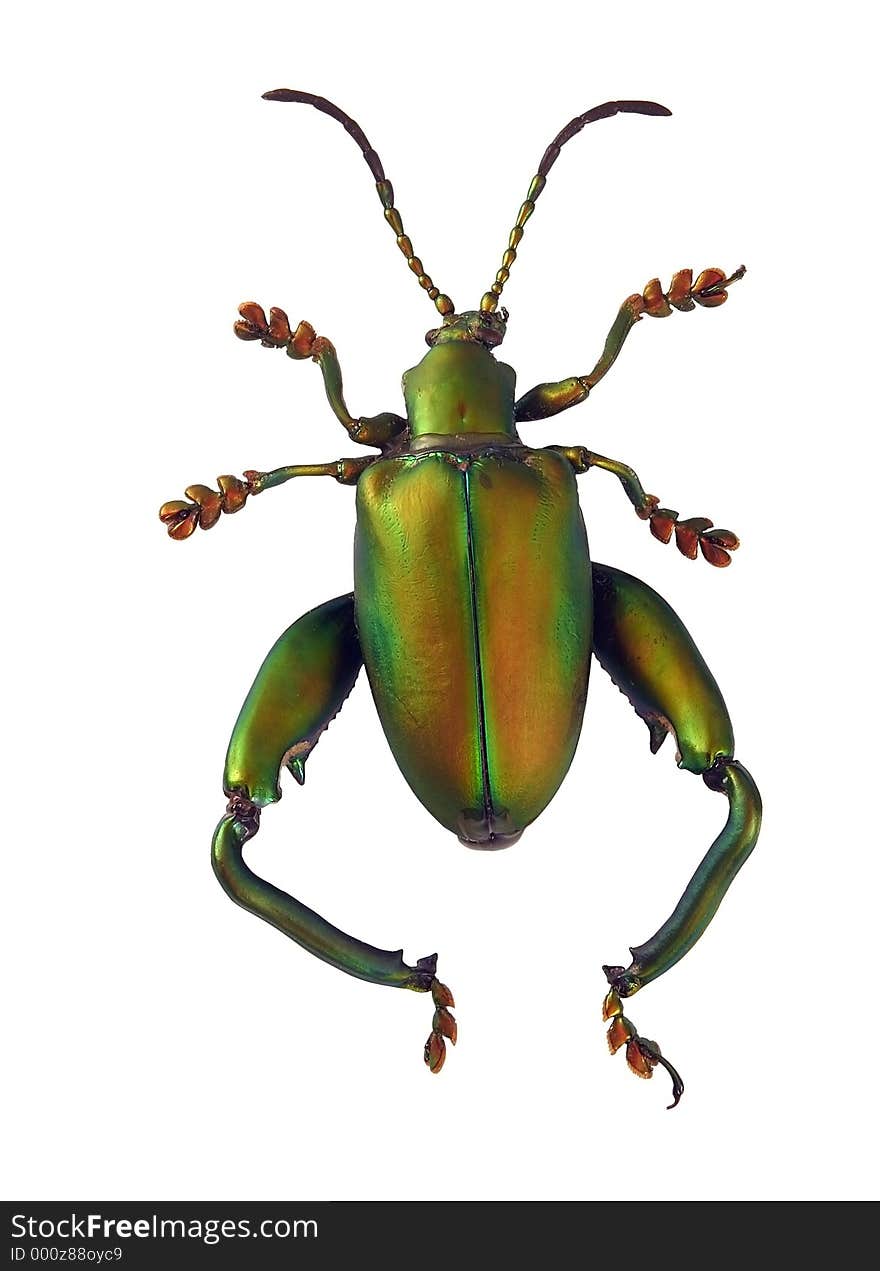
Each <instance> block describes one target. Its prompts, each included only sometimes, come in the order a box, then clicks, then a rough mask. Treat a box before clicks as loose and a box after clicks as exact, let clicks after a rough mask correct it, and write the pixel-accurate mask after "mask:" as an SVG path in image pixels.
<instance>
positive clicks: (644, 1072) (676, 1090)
mask: <svg viewBox="0 0 880 1271" xmlns="http://www.w3.org/2000/svg"><path fill="white" fill-rule="evenodd" d="M602 970H603V971H604V972H605V978H606V979H607V980H608V983H609V984H610V985H611V988H610V989H609V991H608V993H607V994H606V996H605V1001H604V1002H603V1003H602V1018H603V1019H604V1020H609V1019H610V1020H611V1024H610V1026H609V1028H608V1033H607V1040H608V1049H609V1050H610V1052H611V1054H612V1055H616V1054H617V1052H618V1051H619V1050H620V1049H621V1047H623V1046H625V1047H626V1062H627V1066H628V1068H629V1070H630V1072H634V1073H635V1075H636V1076H637V1077H641V1078H643V1079H644V1080H648V1079H649V1078H651V1077H653V1075H654V1069H655V1068H656V1066H657V1064H660V1066H661V1068H665V1069H666V1071H667V1072H668V1073H669V1075H670V1077H671V1078H672V1103H670V1104H669V1105H668V1107H669V1109H672V1108H676V1107H678V1103H679V1100H680V1099H681V1096H682V1095H683V1094H684V1082H683V1081H682V1079H681V1077H680V1075H679V1074H678V1073H677V1072H676V1070H675V1069H674V1068H673V1066H672V1064H671V1063H670V1062H669V1061H668V1059H664V1058H663V1055H662V1054H661V1052H660V1047H659V1046H658V1045H657V1043H656V1042H653V1041H651V1040H650V1039H649V1038H647V1037H640V1036H639V1034H638V1033H637V1031H636V1026H635V1024H633V1023H632V1021H631V1020H628V1019H627V1018H626V1016H625V1015H624V1014H623V1004H622V1002H621V997H628V996H631V994H632V993H634V992H636V990H637V989H638V988H639V982H638V978H637V977H636V976H634V975H632V974H631V973H630V972H627V971H626V970H625V969H624V968H623V967H620V966H603V968H602ZM627 989H629V990H630V991H629V992H627Z"/></svg>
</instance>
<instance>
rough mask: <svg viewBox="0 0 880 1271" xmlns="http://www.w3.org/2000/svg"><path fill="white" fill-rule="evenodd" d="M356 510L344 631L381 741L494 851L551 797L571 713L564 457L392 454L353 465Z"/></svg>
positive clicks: (573, 518)
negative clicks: (352, 615) (357, 654)
mask: <svg viewBox="0 0 880 1271" xmlns="http://www.w3.org/2000/svg"><path fill="white" fill-rule="evenodd" d="M435 351H436V350H435ZM488 440H490V439H488V438H487V441H488ZM357 508H358V524H357V535H356V540H355V597H356V614H357V625H358V632H359V635H360V641H361V648H362V652H363V657H364V662H365V665H366V668H367V674H368V676H369V680H370V686H371V688H372V691H373V697H374V699H375V702H376V707H377V710H378V713H379V717H380V719H381V721H382V725H383V728H384V729H385V733H386V736H387V738H388V742H389V745H390V747H391V750H392V752H393V754H394V756H395V759H396V760H397V763H398V765H399V766H400V768H401V771H402V772H403V774H404V776H405V777H406V779H407V781H408V782H409V784H410V786H411V787H412V789H413V791H414V792H415V794H416V795H417V796H418V798H419V799H420V800H421V802H422V803H423V804H424V805H425V807H427V808H428V810H429V811H430V812H431V813H432V814H433V815H434V816H435V817H436V818H437V820H438V821H440V823H441V824H442V825H444V826H446V827H447V828H448V829H451V830H453V831H454V832H456V833H457V834H458V835H459V837H461V838H462V839H464V840H465V841H466V842H469V843H473V844H474V845H477V846H486V847H492V846H503V845H504V843H505V842H506V841H507V842H509V841H510V837H511V836H513V835H516V834H518V833H519V832H520V831H521V830H522V829H523V828H524V827H525V826H526V825H528V824H529V822H531V821H533V820H534V819H535V817H536V816H538V814H539V813H540V812H541V811H542V810H543V809H544V807H546V805H547V803H548V802H549V800H550V799H551V798H552V796H553V794H555V792H556V790H557V789H558V787H559V785H560V783H561V781H562V779H563V777H564V776H565V773H566V772H567V770H568V767H569V765H570V763H571V759H572V756H573V754H574V749H575V746H576V744H577V739H578V735H579V732H580V727H581V721H582V718H583V711H584V705H585V700H586V689H587V676H588V672H589V662H590V624H591V610H592V604H591V600H592V591H591V587H590V567H589V555H588V552H587V541H586V533H585V530H584V526H583V520H582V517H581V513H580V508H579V505H578V501H577V494H576V488H575V477H574V474H573V472H572V470H571V467H570V465H569V464H568V463H567V462H566V461H565V460H564V459H562V458H561V457H560V456H558V455H556V454H555V453H553V452H550V451H532V450H528V449H526V447H522V446H506V447H499V448H498V449H494V450H492V449H489V450H485V449H484V450H483V451H482V452H480V451H477V452H474V453H470V454H463V453H460V452H442V451H429V452H424V453H421V454H418V455H404V456H401V457H399V458H396V459H389V460H383V461H379V462H378V463H376V464H374V465H373V466H372V467H371V468H370V469H368V470H367V471H366V472H365V473H364V475H363V476H362V477H361V479H360V481H359V482H358V491H357Z"/></svg>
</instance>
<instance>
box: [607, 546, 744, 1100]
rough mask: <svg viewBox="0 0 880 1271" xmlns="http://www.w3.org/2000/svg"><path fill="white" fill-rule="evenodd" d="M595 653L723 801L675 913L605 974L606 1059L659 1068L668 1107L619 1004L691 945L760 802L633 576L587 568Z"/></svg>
mask: <svg viewBox="0 0 880 1271" xmlns="http://www.w3.org/2000/svg"><path fill="white" fill-rule="evenodd" d="M593 594H594V601H595V625H594V633H593V648H594V651H595V653H596V656H597V658H598V659H599V662H600V663H601V665H602V666H603V667H604V669H605V670H606V671H607V672H608V673H609V675H610V676H611V678H612V679H613V680H614V682H615V684H616V685H617V686H618V688H619V689H620V690H621V692H622V693H624V694H625V695H626V697H628V698H629V700H630V702H631V703H632V705H633V706H634V707H635V709H636V711H637V712H638V714H639V715H640V716H641V717H642V719H643V720H644V721H645V723H646V724H647V725H648V729H649V731H650V734H651V750H652V751H654V752H656V751H657V750H659V748H660V746H661V745H662V743H663V742H664V740H665V739H666V735H667V733H669V732H673V733H674V734H675V738H676V742H677V744H678V766H679V767H680V768H684V769H686V770H687V771H688V772H694V773H698V774H700V775H701V776H702V778H703V780H704V782H705V783H706V785H707V786H708V787H709V788H710V789H711V790H716V791H718V792H719V793H722V794H724V795H726V796H727V802H728V815H727V823H726V824H725V826H724V829H723V830H722V831H721V833H720V834H719V835H718V837H717V838H716V840H715V842H714V843H713V844H712V846H711V847H710V848H709V850H708V852H707V853H706V855H705V856H704V858H703V860H702V861H701V863H700V865H699V866H698V868H697V871H696V873H695V874H694V876H693V878H692V879H691V881H690V882H689V883H688V885H687V887H686V889H685V891H684V895H683V896H682V898H681V900H680V901H679V902H678V904H677V905H676V907H675V909H674V911H673V913H672V915H671V916H670V917H669V918H668V919H667V921H666V922H665V923H664V924H663V925H662V927H660V929H659V930H658V931H657V932H656V934H655V935H653V936H652V937H651V939H650V940H647V941H646V942H645V943H644V944H641V945H638V946H636V947H635V948H631V949H630V953H631V954H632V962H631V964H630V965H629V966H628V967H626V968H624V967H619V966H613V967H605V968H603V969H604V971H605V974H606V977H607V979H608V982H609V984H610V985H611V992H610V993H609V994H608V996H607V997H606V1000H605V1018H606V1019H609V1018H610V1019H611V1027H610V1029H609V1033H608V1041H609V1046H610V1047H611V1049H612V1053H613V1051H614V1050H616V1049H617V1048H618V1047H619V1046H621V1045H623V1044H624V1043H626V1046H627V1060H628V1062H629V1064H630V1067H631V1068H632V1069H633V1071H635V1072H636V1073H637V1074H638V1075H639V1076H642V1077H649V1076H650V1075H651V1071H652V1069H653V1067H654V1065H655V1063H661V1064H662V1065H663V1066H664V1067H666V1068H667V1069H668V1070H669V1071H670V1074H671V1075H672V1078H673V1086H674V1103H673V1104H672V1106H673V1107H674V1106H675V1103H677V1102H678V1099H679V1097H680V1095H681V1091H682V1089H683V1086H682V1084H681V1079H680V1078H679V1077H678V1074H677V1073H675V1070H674V1069H672V1068H671V1067H670V1066H669V1065H668V1064H667V1062H666V1060H664V1059H663V1058H662V1056H661V1055H660V1051H659V1047H657V1045H656V1043H653V1042H648V1041H646V1039H644V1038H640V1037H639V1036H638V1034H637V1033H636V1031H635V1028H634V1026H633V1025H632V1024H631V1023H630V1022H629V1021H628V1020H627V1019H626V1018H625V1017H624V1016H623V1015H622V1013H621V1010H620V1009H619V1008H620V999H621V998H626V997H632V995H633V994H634V993H636V992H637V991H638V990H639V989H640V988H643V987H644V985H645V984H649V983H650V982H651V981H652V980H656V979H657V978H658V976H661V975H663V973H664V972H665V971H668V970H669V969H670V967H673V966H674V965H675V964H676V962H678V961H679V959H681V958H683V957H684V955H685V954H686V953H687V952H688V950H689V949H691V948H692V947H693V945H694V944H696V942H697V940H699V938H700V936H701V935H702V934H703V932H704V931H705V930H706V928H707V927H708V925H709V923H710V922H711V920H712V918H713V917H714V915H715V913H716V912H717V910H718V907H719V905H720V904H721V901H722V900H723V899H724V896H725V894H726V892H727V889H728V887H729V886H730V884H731V883H732V882H733V880H734V878H735V877H736V874H737V872H738V871H739V869H740V867H741V866H742V864H743V863H744V862H745V860H746V859H747V857H748V856H749V854H750V853H751V851H752V848H753V847H754V846H755V842H756V841H757V838H758V831H759V830H760V826H761V796H760V795H759V793H758V789H757V787H756V785H755V783H754V781H753V780H752V778H751V776H750V775H749V773H748V772H747V771H746V769H745V768H744V767H743V766H742V764H740V763H738V762H737V761H736V760H735V759H734V758H733V729H732V726H731V723H730V716H729V715H728V713H727V708H726V706H725V705H724V699H723V698H722V696H721V692H720V690H719V688H718V685H717V684H716V682H715V680H714V678H713V676H712V673H711V672H710V670H709V668H708V667H707V666H706V663H705V662H704V661H703V658H702V656H701V655H700V652H699V650H698V649H697V647H696V645H695V644H694V642H693V640H692V639H691V637H690V635H689V634H688V632H687V630H686V629H685V627H684V625H683V623H682V622H681V620H680V619H679V618H678V616H677V615H676V614H675V613H674V612H673V610H672V609H671V608H670V606H669V605H668V604H667V603H666V601H665V600H664V599H663V598H662V597H661V596H659V595H658V594H657V593H656V592H655V591H653V590H652V589H651V588H650V587H648V586H647V585H646V584H645V583H643V582H640V581H639V579H637V578H633V577H631V576H630V575H629V574H624V573H622V572H621V571H620V570H616V569H611V568H609V567H608V566H607V565H594V566H593Z"/></svg>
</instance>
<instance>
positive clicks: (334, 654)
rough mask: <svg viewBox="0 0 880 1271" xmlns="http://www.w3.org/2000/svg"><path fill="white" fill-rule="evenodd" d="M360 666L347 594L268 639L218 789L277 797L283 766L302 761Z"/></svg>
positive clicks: (266, 799)
mask: <svg viewBox="0 0 880 1271" xmlns="http://www.w3.org/2000/svg"><path fill="white" fill-rule="evenodd" d="M360 668H361V655H360V648H359V645H358V640H357V632H356V630H355V625H354V604H353V598H352V596H351V595H347V596H338V597H337V598H336V599H335V600H329V601H327V602H326V604H323V605H319V606H318V608H317V609H312V610H311V612H310V613H307V614H305V615H304V616H303V617H302V618H300V619H299V620H298V621H297V622H295V623H294V624H293V626H291V627H288V628H287V630H286V631H285V632H284V634H283V635H282V636H281V638H280V639H279V640H277V641H276V642H275V644H274V645H273V646H272V649H271V650H270V652H269V655H268V657H267V658H266V660H265V661H264V663H263V665H262V666H261V667H260V670H259V672H258V673H257V678H256V679H255V680H254V683H253V686H252V688H251V691H250V692H249V693H248V695H247V697H246V698H245V702H244V705H243V706H242V708H241V711H240V712H239V716H238V720H237V721H236V724H235V728H234V729H233V732H232V739H231V741H230V743H229V750H228V751H227V754H226V770H225V774H224V778H223V786H224V789H225V790H226V792H227V794H230V793H232V792H233V791H240V792H241V793H243V794H246V795H247V796H248V798H249V799H250V800H251V801H252V802H253V803H255V804H256V805H257V806H258V807H265V805H266V804H267V803H275V802H276V801H277V800H278V799H280V798H281V791H280V789H279V786H278V774H279V772H280V770H281V766H282V764H284V763H288V762H291V761H293V760H296V759H298V760H299V761H300V763H304V762H305V760H306V758H307V757H308V755H309V753H310V752H311V750H312V749H313V748H314V746H315V745H316V743H317V741H318V738H319V736H320V734H321V733H322V732H323V731H324V729H325V728H326V727H327V725H328V724H329V722H330V720H331V719H332V718H333V716H334V715H336V714H337V712H338V711H339V709H340V707H341V706H342V703H343V702H344V701H345V699H346V697H348V695H349V693H350V692H351V690H352V687H353V686H354V682H355V680H356V679H357V677H358V672H359V671H360Z"/></svg>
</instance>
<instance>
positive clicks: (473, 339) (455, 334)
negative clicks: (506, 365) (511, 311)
mask: <svg viewBox="0 0 880 1271" xmlns="http://www.w3.org/2000/svg"><path fill="white" fill-rule="evenodd" d="M507 317H508V314H507V310H506V309H499V310H498V311H497V313H484V312H483V311H482V310H480V309H469V310H468V311H467V313H449V314H447V315H446V316H445V317H444V319H443V326H442V327H435V328H434V330H433V331H428V332H427V334H426V335H425V342H426V344H429V345H430V346H431V347H432V348H433V347H434V345H435V344H447V343H449V342H451V341H452V340H464V341H467V342H468V343H470V344H482V345H484V347H485V348H487V349H494V348H496V347H497V346H498V345H499V344H500V343H501V341H502V340H503V339H504V336H505V335H506V333H507Z"/></svg>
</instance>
